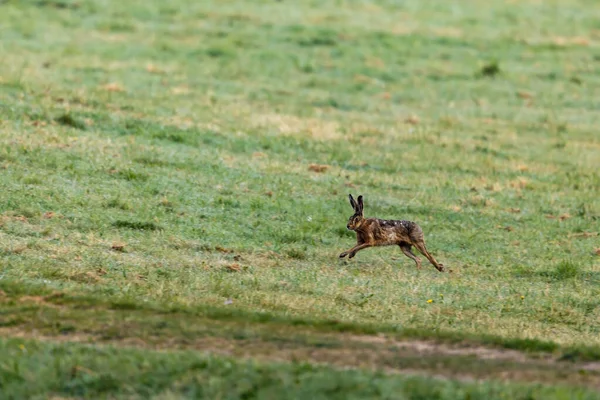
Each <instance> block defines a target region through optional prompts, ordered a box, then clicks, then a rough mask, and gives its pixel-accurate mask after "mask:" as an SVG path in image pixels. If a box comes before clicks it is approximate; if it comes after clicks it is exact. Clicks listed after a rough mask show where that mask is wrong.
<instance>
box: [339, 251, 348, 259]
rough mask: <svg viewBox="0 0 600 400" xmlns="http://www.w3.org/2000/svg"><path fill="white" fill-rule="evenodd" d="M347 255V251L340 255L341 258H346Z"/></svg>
mask: <svg viewBox="0 0 600 400" xmlns="http://www.w3.org/2000/svg"><path fill="white" fill-rule="evenodd" d="M347 255H348V252H347V251H345V252H343V253H342V254H340V258H344V257H346V256H347Z"/></svg>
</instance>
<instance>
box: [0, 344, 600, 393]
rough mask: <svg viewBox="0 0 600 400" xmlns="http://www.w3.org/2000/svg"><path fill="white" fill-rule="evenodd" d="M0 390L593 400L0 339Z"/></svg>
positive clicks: (490, 385) (534, 388)
mask: <svg viewBox="0 0 600 400" xmlns="http://www.w3.org/2000/svg"><path fill="white" fill-rule="evenodd" d="M0 389H1V390H2V395H3V396H4V398H6V399H20V398H38V397H40V396H48V395H54V396H68V397H77V398H82V397H83V398H92V397H93V398H99V399H109V398H123V397H126V398H130V399H138V398H151V397H153V396H158V397H161V398H173V397H176V398H182V397H183V398H231V399H248V398H280V396H281V394H282V393H286V398H293V399H305V398H310V399H325V398H327V399H338V398H339V399H365V398H402V399H404V398H406V399H423V398H427V399H440V400H443V399H456V398H470V399H486V400H487V399H495V398H511V399H555V398H556V399H560V398H578V399H586V400H587V399H596V398H598V394H597V393H594V392H593V391H591V390H589V389H586V388H573V387H569V386H560V385H551V386H544V385H540V384H522V383H500V382H494V381H484V382H461V381H458V380H444V379H435V378H428V377H419V376H410V375H408V376H406V375H396V374H386V373H384V372H381V371H379V372H372V371H366V370H361V369H344V370H339V369H336V368H333V367H331V366H316V365H311V364H308V363H305V362H295V363H272V362H257V361H255V360H239V359H234V358H231V357H223V356H217V355H206V354H203V355H200V354H198V353H195V352H189V351H185V352H182V351H168V352H164V351H161V352H156V351H149V350H147V349H144V350H142V349H131V348H121V347H111V346H108V347H92V346H86V345H78V344H73V343H63V344H54V343H43V342H37V341H33V340H24V339H0Z"/></svg>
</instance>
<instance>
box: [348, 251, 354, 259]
mask: <svg viewBox="0 0 600 400" xmlns="http://www.w3.org/2000/svg"><path fill="white" fill-rule="evenodd" d="M355 255H356V252H355V251H353V252H352V253H350V254H349V255H348V258H352V257H354V256H355Z"/></svg>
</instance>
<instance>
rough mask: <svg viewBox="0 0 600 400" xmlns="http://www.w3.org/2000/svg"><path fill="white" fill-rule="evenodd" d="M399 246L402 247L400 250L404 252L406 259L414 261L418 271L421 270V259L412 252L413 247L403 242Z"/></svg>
mask: <svg viewBox="0 0 600 400" xmlns="http://www.w3.org/2000/svg"><path fill="white" fill-rule="evenodd" d="M398 246H400V250H402V252H403V253H404V254H405V255H406V257H408V258H410V259H412V260H414V262H415V263H416V264H417V269H421V259H420V258H419V257H417V256H416V255H415V254H414V253H413V252H412V251H411V250H410V249H411V247H412V246H411V245H410V243H408V242H401V243H400V244H399V245H398Z"/></svg>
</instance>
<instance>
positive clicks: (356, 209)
mask: <svg viewBox="0 0 600 400" xmlns="http://www.w3.org/2000/svg"><path fill="white" fill-rule="evenodd" d="M348 198H349V199H350V205H351V206H352V208H354V211H358V204H356V201H354V197H352V195H351V194H349V195H348Z"/></svg>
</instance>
